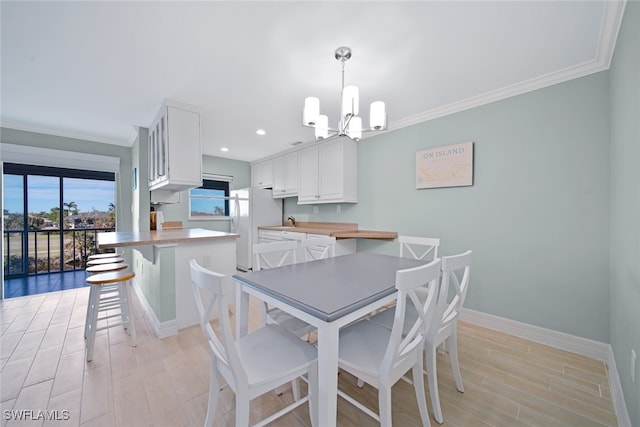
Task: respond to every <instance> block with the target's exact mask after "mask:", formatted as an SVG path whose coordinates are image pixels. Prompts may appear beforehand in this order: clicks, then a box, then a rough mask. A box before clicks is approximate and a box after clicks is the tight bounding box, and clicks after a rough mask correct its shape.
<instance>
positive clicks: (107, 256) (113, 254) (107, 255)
mask: <svg viewBox="0 0 640 427" xmlns="http://www.w3.org/2000/svg"><path fill="white" fill-rule="evenodd" d="M120 256H122V255H120V254H118V253H116V252H110V253H106V254H94V255H89V257H88V258H87V259H102V258H118V257H120Z"/></svg>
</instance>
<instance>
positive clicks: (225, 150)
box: [220, 147, 229, 153]
mask: <svg viewBox="0 0 640 427" xmlns="http://www.w3.org/2000/svg"><path fill="white" fill-rule="evenodd" d="M220 151H224V152H225V153H226V152H227V151H229V149H228V148H227V147H222V148H221V149H220Z"/></svg>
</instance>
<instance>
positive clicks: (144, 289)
mask: <svg viewBox="0 0 640 427" xmlns="http://www.w3.org/2000/svg"><path fill="white" fill-rule="evenodd" d="M237 237H238V235H237V234H234V233H224V232H220V231H213V230H205V229H202V228H178V229H171V230H158V231H156V230H152V231H139V232H134V231H132V232H111V233H99V234H98V247H99V248H101V249H104V248H121V249H127V248H130V249H133V251H132V254H131V257H132V258H133V259H131V260H129V261H130V264H131V266H132V268H133V270H134V272H135V273H136V278H135V281H134V289H135V291H136V295H137V296H138V299H139V300H140V302H141V304H142V307H143V309H144V311H145V312H146V314H147V317H148V318H149V320H150V322H151V324H152V325H153V327H154V330H155V332H156V335H157V336H159V337H165V336H169V335H174V334H176V333H177V332H178V331H179V330H180V329H184V328H187V327H189V326H192V325H195V324H197V323H198V315H197V310H196V306H195V302H194V301H193V294H192V291H191V280H190V273H189V260H191V259H196V260H197V261H198V263H200V264H201V265H203V266H205V267H207V268H210V269H211V270H214V271H217V272H219V273H222V274H225V275H226V276H227V279H226V280H227V283H226V285H227V286H229V289H231V288H232V286H233V284H232V283H231V280H230V279H229V278H230V277H231V276H232V275H233V274H235V266H236V239H237Z"/></svg>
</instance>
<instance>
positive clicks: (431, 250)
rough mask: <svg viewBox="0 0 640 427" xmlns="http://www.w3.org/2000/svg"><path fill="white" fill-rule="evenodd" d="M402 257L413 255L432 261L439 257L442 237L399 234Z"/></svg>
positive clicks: (418, 258) (419, 258)
mask: <svg viewBox="0 0 640 427" xmlns="http://www.w3.org/2000/svg"><path fill="white" fill-rule="evenodd" d="M398 241H399V242H400V258H403V257H406V258H410V257H413V258H414V259H417V260H423V261H431V260H434V259H436V258H438V247H440V239H436V238H433V237H418V236H398Z"/></svg>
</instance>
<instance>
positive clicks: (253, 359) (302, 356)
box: [237, 325, 317, 385]
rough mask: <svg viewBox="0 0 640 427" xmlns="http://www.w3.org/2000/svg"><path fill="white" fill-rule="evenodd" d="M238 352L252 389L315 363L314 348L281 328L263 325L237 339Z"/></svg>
mask: <svg viewBox="0 0 640 427" xmlns="http://www.w3.org/2000/svg"><path fill="white" fill-rule="evenodd" d="M237 348H238V356H239V357H240V360H241V362H242V365H243V366H244V368H245V371H246V373H247V378H248V380H249V384H251V385H257V384H261V383H265V382H268V381H270V380H272V379H273V378H276V377H283V376H286V375H287V374H289V373H294V372H296V371H299V370H301V369H302V370H303V369H305V367H306V366H308V365H309V363H311V362H314V361H315V360H316V359H317V351H316V349H315V347H314V346H312V345H311V344H309V343H307V342H305V341H303V340H301V339H300V338H298V337H296V336H295V335H293V334H291V333H290V332H288V331H287V330H285V329H284V328H283V327H282V326H280V325H266V326H264V327H262V328H260V329H258V330H256V331H254V332H251V333H250V334H248V335H245V336H243V337H240V338H239V339H238V341H237Z"/></svg>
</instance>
